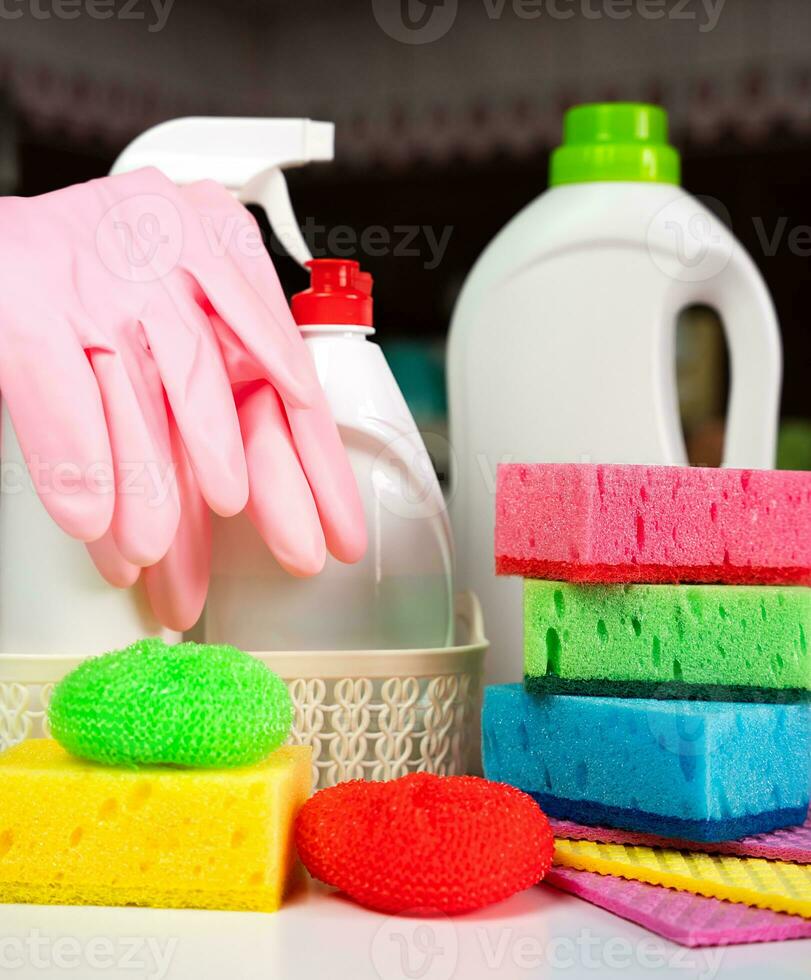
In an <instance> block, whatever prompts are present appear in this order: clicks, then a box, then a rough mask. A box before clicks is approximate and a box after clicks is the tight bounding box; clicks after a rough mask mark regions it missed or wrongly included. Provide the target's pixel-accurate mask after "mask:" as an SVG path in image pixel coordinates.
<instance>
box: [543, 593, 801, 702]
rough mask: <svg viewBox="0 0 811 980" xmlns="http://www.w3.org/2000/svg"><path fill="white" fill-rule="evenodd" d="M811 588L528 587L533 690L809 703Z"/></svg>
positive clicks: (648, 696)
mask: <svg viewBox="0 0 811 980" xmlns="http://www.w3.org/2000/svg"><path fill="white" fill-rule="evenodd" d="M810 630H811V589H805V588H776V587H769V586H744V585H576V584H570V583H566V582H546V581H539V580H531V579H527V580H526V581H525V582H524V673H525V684H526V687H527V688H528V690H530V691H536V692H542V693H564V694H592V695H600V696H602V695H607V696H612V697H632V698H633V697H644V698H651V697H652V698H699V699H707V700H713V701H794V700H806V699H807V698H808V696H809V694H808V692H809V690H811V657H809V653H808V644H807V637H808V635H809V631H810Z"/></svg>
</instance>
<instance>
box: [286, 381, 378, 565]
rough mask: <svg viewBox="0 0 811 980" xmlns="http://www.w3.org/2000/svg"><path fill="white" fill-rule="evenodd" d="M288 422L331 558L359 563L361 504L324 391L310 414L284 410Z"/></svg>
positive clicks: (363, 544)
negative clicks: (332, 556)
mask: <svg viewBox="0 0 811 980" xmlns="http://www.w3.org/2000/svg"><path fill="white" fill-rule="evenodd" d="M287 418H288V421H289V423H290V431H291V432H292V434H293V442H294V443H295V446H296V449H297V450H298V455H299V458H300V460H301V465H302V468H303V469H304V472H305V473H306V475H307V481H308V482H309V484H310V489H311V490H312V493H313V498H314V499H315V504H316V507H317V508H318V514H319V516H320V518H321V526H322V528H323V529H324V537H325V538H326V541H327V547H328V548H329V550H330V553H331V554H332V555H334V556H335V557H336V558H337V559H338V560H339V561H343V562H347V563H352V562H356V561H359V560H360V559H361V558H362V557H363V555H364V553H365V551H366V521H365V519H364V514H363V504H362V502H361V499H360V494H359V492H358V485H357V482H356V481H355V474H354V473H353V472H352V467H351V466H350V465H349V458H348V457H347V455H346V450H345V449H344V446H343V443H342V442H341V437H340V435H339V433H338V427H337V426H336V424H335V420H334V419H333V417H332V413H331V412H330V408H329V405H328V403H327V399H326V396H325V395H324V393H323V390H322V389H320V388H319V393H318V395H317V397H316V399H315V401H314V402H313V405H312V407H311V408H290V407H288V408H287Z"/></svg>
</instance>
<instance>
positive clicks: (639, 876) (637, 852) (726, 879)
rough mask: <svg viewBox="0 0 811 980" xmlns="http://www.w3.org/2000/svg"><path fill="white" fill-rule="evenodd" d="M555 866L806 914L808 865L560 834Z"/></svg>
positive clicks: (810, 883)
mask: <svg viewBox="0 0 811 980" xmlns="http://www.w3.org/2000/svg"><path fill="white" fill-rule="evenodd" d="M555 864H562V865H564V866H565V867H569V868H579V869H580V870H581V871H597V872H599V873H600V874H604V875H618V876H619V877H621V878H633V879H636V880H637V881H647V882H649V883H650V884H653V885H664V886H665V887H667V888H676V889H678V890H679V891H687V892H694V893H695V894H696V895H706V896H709V897H710V898H725V899H727V901H730V902H741V903H743V904H744V905H755V906H757V907H758V908H761V909H773V910H774V911H776V912H793V913H795V914H796V915H802V916H805V917H806V918H811V866H805V865H800V864H789V863H788V862H787V861H766V860H764V859H763V858H741V857H730V856H728V855H724V854H702V853H699V852H694V851H678V850H675V849H674V848H667V847H637V846H634V845H631V844H596V843H594V842H593V841H585V840H562V839H561V838H557V839H556V840H555Z"/></svg>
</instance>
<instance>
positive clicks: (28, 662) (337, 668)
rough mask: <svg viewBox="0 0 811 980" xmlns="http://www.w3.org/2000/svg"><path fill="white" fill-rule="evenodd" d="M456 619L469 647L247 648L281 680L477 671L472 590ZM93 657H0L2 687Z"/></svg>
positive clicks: (47, 678)
mask: <svg viewBox="0 0 811 980" xmlns="http://www.w3.org/2000/svg"><path fill="white" fill-rule="evenodd" d="M456 618H457V620H458V621H459V623H460V624H461V625H462V626H463V627H464V629H465V630H466V632H467V636H466V637H465V639H467V641H468V642H467V643H463V644H460V645H457V646H452V647H436V648H434V649H419V648H414V649H402V650H251V651H248V652H249V653H250V654H251V655H252V656H254V657H257V658H258V659H259V660H261V661H262V662H263V663H265V664H267V666H268V667H270V668H271V669H273V670H274V671H275V672H276V673H277V674H279V675H280V676H281V677H283V678H284V679H285V680H288V681H289V680H308V679H315V678H324V679H327V680H334V679H336V678H345V677H367V678H370V679H378V678H386V677H435V676H437V675H442V674H458V673H470V674H476V673H478V672H479V671H480V669H481V666H482V663H483V660H484V656H485V653H486V652H487V650H488V648H489V646H490V644H489V642H488V640H487V639H486V637H485V634H484V623H483V618H482V612H481V606H480V604H479V600H478V598H477V597H476V596H475V594H474V593H472V592H465V593H461V594H460V595H458V596H457V597H456ZM91 656H93V655H92V654H88V655H76V654H48V655H46V656H40V655H38V654H33V653H29V654H11V653H0V684H7V683H22V684H47V683H51V682H54V681H58V680H61V679H62V677H64V676H65V674H66V673H68V671H70V670H72V669H73V668H74V667H77V666H78V665H79V664H80V663H82V662H83V661H85V660H87V659H89V658H90V657H91Z"/></svg>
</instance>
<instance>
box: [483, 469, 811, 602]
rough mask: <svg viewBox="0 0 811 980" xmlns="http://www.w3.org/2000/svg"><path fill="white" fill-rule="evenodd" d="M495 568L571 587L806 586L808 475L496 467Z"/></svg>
mask: <svg viewBox="0 0 811 980" xmlns="http://www.w3.org/2000/svg"><path fill="white" fill-rule="evenodd" d="M496 570H497V572H498V573H499V574H501V575H523V576H525V577H526V578H543V579H562V580H565V581H571V582H730V583H732V582H735V583H741V584H764V585H768V584H781V585H790V584H803V585H806V584H811V473H797V472H789V471H782V472H781V471H776V470H719V469H701V468H698V467H680V466H612V465H595V464H584V463H571V464H570V463H558V464H555V463H540V464H532V465H529V464H508V465H502V466H499V469H498V478H497V489H496Z"/></svg>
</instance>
